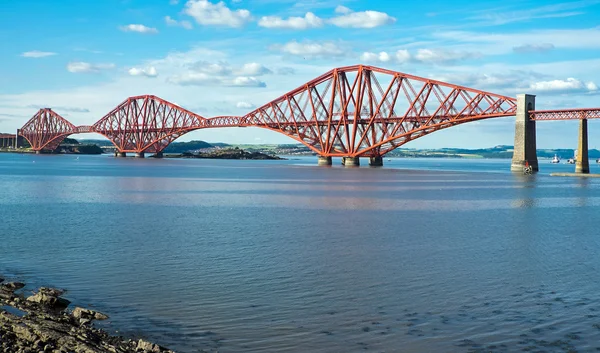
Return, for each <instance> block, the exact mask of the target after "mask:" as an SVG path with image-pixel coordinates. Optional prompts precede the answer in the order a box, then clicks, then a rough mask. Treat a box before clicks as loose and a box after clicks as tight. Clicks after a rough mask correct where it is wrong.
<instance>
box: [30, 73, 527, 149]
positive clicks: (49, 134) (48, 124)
mask: <svg viewBox="0 0 600 353" xmlns="http://www.w3.org/2000/svg"><path fill="white" fill-rule="evenodd" d="M515 113H516V99H514V98H511V97H506V96H502V95H497V94H494V93H489V92H485V91H480V90H476V89H471V88H467V87H462V86H457V85H452V84H448V83H445V82H441V81H436V80H430V79H426V78H422V77H418V76H413V75H408V74H404V73H400V72H395V71H390V70H385V69H380V68H376V67H371V66H363V65H357V66H348V67H342V68H337V69H333V70H331V71H329V72H327V73H325V74H324V75H321V76H319V77H317V78H316V79H314V80H312V81H310V82H307V83H305V84H304V85H302V86H300V87H298V88H296V89H294V90H292V91H290V92H288V93H286V94H284V95H283V96H281V97H279V98H277V99H275V100H273V101H271V102H269V103H267V104H265V105H263V106H261V107H259V108H257V109H255V110H254V111H252V112H250V113H248V114H246V115H244V116H219V117H214V118H210V119H207V118H204V117H202V116H200V115H198V114H195V113H193V112H191V111H189V110H186V109H184V108H182V107H180V106H178V105H175V104H172V103H169V102H167V101H165V100H163V99H161V98H158V97H155V96H152V95H145V96H136V97H130V98H128V99H127V100H125V101H124V102H122V103H121V104H119V105H118V106H117V107H116V108H115V109H113V110H112V111H111V112H109V113H108V114H107V115H105V116H104V117H103V118H102V119H100V120H99V121H98V122H97V123H95V124H94V125H92V126H79V127H76V126H74V125H73V124H71V123H69V122H68V121H66V120H65V119H64V118H62V117H60V115H58V114H56V113H54V112H53V111H51V110H50V109H42V110H40V112H38V113H37V114H36V115H35V116H34V117H33V118H32V119H31V120H30V121H29V122H27V124H25V126H24V127H23V130H22V131H21V134H22V135H23V136H24V137H25V138H26V139H27V140H28V141H29V142H30V143H31V145H32V148H33V149H34V150H41V149H54V148H56V147H57V146H58V144H59V143H60V141H62V139H63V138H64V137H66V136H67V135H70V134H73V133H85V132H95V133H100V134H102V135H104V136H106V137H107V138H108V139H109V140H111V141H112V142H113V144H114V145H115V146H116V147H117V149H118V151H119V152H135V153H139V152H149V153H158V152H161V151H162V150H163V149H164V148H165V147H166V146H167V145H169V144H170V143H171V142H173V141H174V140H175V139H177V138H178V137H180V136H182V135H183V134H185V133H187V132H189V131H192V130H196V129H203V128H216V127H260V128H264V129H269V130H272V131H277V132H280V133H283V134H285V135H287V136H289V137H291V138H292V139H294V140H296V141H298V142H300V143H303V144H305V145H306V146H308V147H309V148H310V149H311V150H313V151H314V152H315V153H317V154H319V155H321V156H345V157H358V156H382V155H384V154H385V153H387V152H389V151H391V150H393V149H394V148H397V147H399V146H401V145H403V144H405V143H407V142H409V141H411V140H414V139H416V138H419V137H421V136H424V135H427V134H429V133H432V132H434V131H438V130H441V129H445V128H448V127H452V126H456V125H459V124H463V123H467V122H472V121H477V120H482V119H488V118H497V117H506V116H513V115H515Z"/></svg>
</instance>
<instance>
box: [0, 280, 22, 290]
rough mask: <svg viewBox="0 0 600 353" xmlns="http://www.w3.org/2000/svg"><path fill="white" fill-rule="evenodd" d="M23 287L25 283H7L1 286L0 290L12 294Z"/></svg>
mask: <svg viewBox="0 0 600 353" xmlns="http://www.w3.org/2000/svg"><path fill="white" fill-rule="evenodd" d="M23 287H25V283H21V282H7V283H5V284H3V285H2V286H0V289H2V290H5V291H7V292H14V291H16V290H19V289H21V288H23Z"/></svg>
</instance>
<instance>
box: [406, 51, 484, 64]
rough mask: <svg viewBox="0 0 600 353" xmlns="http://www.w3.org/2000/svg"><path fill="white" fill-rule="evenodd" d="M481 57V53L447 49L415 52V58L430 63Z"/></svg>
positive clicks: (444, 62)
mask: <svg viewBox="0 0 600 353" xmlns="http://www.w3.org/2000/svg"><path fill="white" fill-rule="evenodd" d="M479 57H481V54H479V53H472V52H465V51H454V50H445V49H418V50H417V53H416V54H415V60H417V61H419V62H422V63H430V64H447V63H451V62H456V61H461V60H468V59H477V58H479Z"/></svg>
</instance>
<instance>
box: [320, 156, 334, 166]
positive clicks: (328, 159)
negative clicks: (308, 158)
mask: <svg viewBox="0 0 600 353" xmlns="http://www.w3.org/2000/svg"><path fill="white" fill-rule="evenodd" d="M317 164H318V165H332V164H333V162H332V160H331V157H325V156H319V160H318V161H317Z"/></svg>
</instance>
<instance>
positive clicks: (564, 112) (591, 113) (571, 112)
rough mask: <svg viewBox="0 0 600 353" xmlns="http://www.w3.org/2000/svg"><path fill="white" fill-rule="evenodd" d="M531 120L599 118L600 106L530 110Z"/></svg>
mask: <svg viewBox="0 0 600 353" xmlns="http://www.w3.org/2000/svg"><path fill="white" fill-rule="evenodd" d="M529 116H530V117H531V119H532V120H581V119H600V108H583V109H560V110H536V111H530V112H529Z"/></svg>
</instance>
